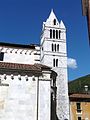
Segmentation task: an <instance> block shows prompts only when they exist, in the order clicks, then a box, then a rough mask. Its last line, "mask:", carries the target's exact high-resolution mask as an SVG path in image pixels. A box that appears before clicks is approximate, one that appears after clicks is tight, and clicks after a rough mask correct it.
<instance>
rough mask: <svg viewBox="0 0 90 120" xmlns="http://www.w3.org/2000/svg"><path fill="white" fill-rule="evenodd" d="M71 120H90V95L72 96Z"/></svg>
mask: <svg viewBox="0 0 90 120" xmlns="http://www.w3.org/2000/svg"><path fill="white" fill-rule="evenodd" d="M70 120H90V94H85V93H84V94H81V93H80V94H70Z"/></svg>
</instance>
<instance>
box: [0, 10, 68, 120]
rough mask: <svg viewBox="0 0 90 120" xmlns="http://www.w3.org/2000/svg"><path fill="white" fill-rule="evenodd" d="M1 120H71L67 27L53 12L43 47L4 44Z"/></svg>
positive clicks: (0, 67) (0, 77)
mask: <svg viewBox="0 0 90 120" xmlns="http://www.w3.org/2000/svg"><path fill="white" fill-rule="evenodd" d="M0 120H70V119H69V97H68V76H67V48H66V27H65V25H64V23H63V21H62V20H61V22H59V21H58V19H57V17H56V16H55V14H54V12H53V10H51V13H50V15H49V17H48V19H47V20H46V22H43V26H42V34H41V41H40V45H33V44H32V45H21V44H11V43H3V42H0Z"/></svg>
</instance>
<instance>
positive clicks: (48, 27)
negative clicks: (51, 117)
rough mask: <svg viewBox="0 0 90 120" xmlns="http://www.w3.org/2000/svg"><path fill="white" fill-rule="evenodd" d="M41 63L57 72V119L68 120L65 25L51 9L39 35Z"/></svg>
mask: <svg viewBox="0 0 90 120" xmlns="http://www.w3.org/2000/svg"><path fill="white" fill-rule="evenodd" d="M41 63H42V64H44V65H47V66H50V67H52V70H53V71H55V72H56V73H57V80H56V88H57V90H56V116H57V119H58V120H69V98H68V79H67V78H68V77H67V50H66V27H65V25H64V23H63V21H61V22H60V23H59V21H58V19H57V18H56V16H55V14H54V12H53V10H51V13H50V15H49V18H48V19H47V20H46V22H43V28H42V35H41Z"/></svg>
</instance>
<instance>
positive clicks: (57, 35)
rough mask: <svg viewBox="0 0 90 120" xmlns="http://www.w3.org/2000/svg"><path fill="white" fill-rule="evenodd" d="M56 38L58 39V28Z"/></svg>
mask: <svg viewBox="0 0 90 120" xmlns="http://www.w3.org/2000/svg"><path fill="white" fill-rule="evenodd" d="M56 39H58V30H56Z"/></svg>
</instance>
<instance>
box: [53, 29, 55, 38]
mask: <svg viewBox="0 0 90 120" xmlns="http://www.w3.org/2000/svg"><path fill="white" fill-rule="evenodd" d="M53 38H55V30H53Z"/></svg>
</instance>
